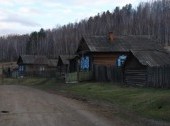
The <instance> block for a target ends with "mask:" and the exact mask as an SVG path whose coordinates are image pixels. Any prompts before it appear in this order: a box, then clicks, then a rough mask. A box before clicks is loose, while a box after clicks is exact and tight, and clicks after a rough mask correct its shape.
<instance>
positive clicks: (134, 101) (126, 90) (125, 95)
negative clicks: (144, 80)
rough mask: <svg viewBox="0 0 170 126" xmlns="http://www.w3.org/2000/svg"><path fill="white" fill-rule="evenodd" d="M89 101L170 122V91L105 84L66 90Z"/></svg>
mask: <svg viewBox="0 0 170 126" xmlns="http://www.w3.org/2000/svg"><path fill="white" fill-rule="evenodd" d="M65 90H66V91H67V92H70V93H72V94H75V95H79V96H82V97H85V98H87V99H92V100H98V101H105V102H110V103H112V104H114V105H115V104H116V105H117V106H120V107H121V108H123V109H124V110H128V111H132V112H135V113H137V114H139V115H141V116H143V117H147V118H152V119H156V120H163V121H170V90H168V89H154V88H139V87H126V86H118V85H113V84H103V83H85V84H82V85H72V86H69V87H67V88H66V89H65Z"/></svg>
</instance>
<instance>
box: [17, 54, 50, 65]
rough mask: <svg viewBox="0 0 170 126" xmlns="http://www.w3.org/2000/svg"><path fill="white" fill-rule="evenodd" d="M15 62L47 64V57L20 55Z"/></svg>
mask: <svg viewBox="0 0 170 126" xmlns="http://www.w3.org/2000/svg"><path fill="white" fill-rule="evenodd" d="M17 63H23V64H36V65H42V64H44V65H47V64H48V59H47V57H46V56H37V55H21V56H19V59H18V61H17Z"/></svg>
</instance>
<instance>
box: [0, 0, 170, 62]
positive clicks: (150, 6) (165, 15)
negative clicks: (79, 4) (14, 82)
mask: <svg viewBox="0 0 170 126" xmlns="http://www.w3.org/2000/svg"><path fill="white" fill-rule="evenodd" d="M110 31H112V32H114V34H115V35H149V36H151V37H152V38H154V39H157V40H158V41H159V42H160V43H161V44H162V46H168V45H169V43H170V1H169V0H158V1H152V2H146V3H140V4H139V5H138V6H137V7H136V8H133V7H132V5H131V4H128V5H126V6H124V7H122V8H119V7H116V8H115V9H114V10H113V12H109V11H106V12H103V13H101V14H97V15H96V16H94V17H90V18H89V19H84V20H81V21H80V22H76V23H70V24H67V25H64V26H59V27H57V28H54V29H52V30H44V29H41V30H40V31H39V32H32V33H31V34H30V35H22V36H19V35H13V36H11V35H10V36H8V37H1V38H0V61H13V60H16V58H17V56H18V55H20V54H33V55H46V56H48V57H49V58H56V57H57V56H58V55H60V54H73V53H74V52H75V50H76V48H77V46H78V42H79V40H80V38H81V36H82V35H106V34H107V33H108V32H110Z"/></svg>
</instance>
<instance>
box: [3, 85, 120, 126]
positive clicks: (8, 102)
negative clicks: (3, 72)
mask: <svg viewBox="0 0 170 126" xmlns="http://www.w3.org/2000/svg"><path fill="white" fill-rule="evenodd" d="M2 111H9V113H2ZM0 112H1V113H0V126H114V125H115V126H117V125H118V124H116V123H113V122H112V121H110V120H108V119H106V118H104V117H101V115H98V114H96V113H95V112H93V111H90V109H89V108H88V106H86V105H84V104H83V103H81V102H79V101H76V100H72V99H69V98H65V97H62V96H59V95H56V94H50V93H47V92H44V91H41V90H38V89H33V88H30V87H25V86H16V85H1V86H0Z"/></svg>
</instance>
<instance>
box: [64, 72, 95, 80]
mask: <svg viewBox="0 0 170 126" xmlns="http://www.w3.org/2000/svg"><path fill="white" fill-rule="evenodd" d="M77 74H78V73H77V72H73V73H68V74H66V77H65V82H66V83H77V82H78V81H88V80H92V79H93V74H92V71H80V72H79V75H77ZM78 76H79V80H78V78H77V77H78Z"/></svg>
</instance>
